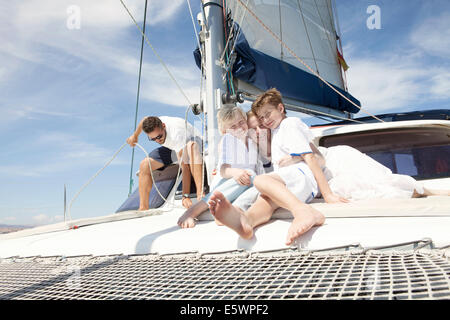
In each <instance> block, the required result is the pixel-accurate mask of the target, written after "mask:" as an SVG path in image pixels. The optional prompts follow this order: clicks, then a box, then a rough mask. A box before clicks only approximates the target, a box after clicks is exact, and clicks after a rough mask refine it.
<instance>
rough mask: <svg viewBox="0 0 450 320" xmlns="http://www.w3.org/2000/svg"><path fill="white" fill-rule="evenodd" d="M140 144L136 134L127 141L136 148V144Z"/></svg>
mask: <svg viewBox="0 0 450 320" xmlns="http://www.w3.org/2000/svg"><path fill="white" fill-rule="evenodd" d="M137 142H138V137H136V136H135V135H134V134H132V135H131V136H130V137H129V138H128V139H127V143H128V144H129V145H130V146H132V147H134V146H136V143H137Z"/></svg>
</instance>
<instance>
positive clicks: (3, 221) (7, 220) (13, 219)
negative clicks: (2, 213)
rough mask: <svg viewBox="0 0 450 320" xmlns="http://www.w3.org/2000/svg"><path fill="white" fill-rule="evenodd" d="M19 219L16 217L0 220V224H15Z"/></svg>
mask: <svg viewBox="0 0 450 320" xmlns="http://www.w3.org/2000/svg"><path fill="white" fill-rule="evenodd" d="M16 220H17V218H16V217H4V218H1V219H0V223H4V224H11V223H14V221H16Z"/></svg>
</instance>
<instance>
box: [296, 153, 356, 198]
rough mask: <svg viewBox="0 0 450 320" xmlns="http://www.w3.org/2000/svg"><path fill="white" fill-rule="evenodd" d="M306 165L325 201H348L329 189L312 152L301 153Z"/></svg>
mask: <svg viewBox="0 0 450 320" xmlns="http://www.w3.org/2000/svg"><path fill="white" fill-rule="evenodd" d="M302 157H303V159H304V160H305V162H306V164H307V165H308V167H309V168H310V169H311V171H312V173H313V175H314V178H315V179H316V181H317V186H318V187H319V190H320V192H321V193H322V197H323V198H324V200H325V202H327V203H339V202H348V200H347V199H344V198H342V197H339V196H338V195H336V194H334V193H333V191H331V188H330V185H329V184H328V181H327V179H326V178H325V175H324V174H323V171H322V169H321V168H320V166H319V163H318V162H317V158H316V157H315V156H314V154H313V153H307V154H304V155H302Z"/></svg>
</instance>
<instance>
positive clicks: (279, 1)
mask: <svg viewBox="0 0 450 320" xmlns="http://www.w3.org/2000/svg"><path fill="white" fill-rule="evenodd" d="M278 12H279V18H280V39H281V41H283V29H282V25H281V0H278ZM280 58H281V59H280V60H281V61H283V46H282V45H281V44H280Z"/></svg>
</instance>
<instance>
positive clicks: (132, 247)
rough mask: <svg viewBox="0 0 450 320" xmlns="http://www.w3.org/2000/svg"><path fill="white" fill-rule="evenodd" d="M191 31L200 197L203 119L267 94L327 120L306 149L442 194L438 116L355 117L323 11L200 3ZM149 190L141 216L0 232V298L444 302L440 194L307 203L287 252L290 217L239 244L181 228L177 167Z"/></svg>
mask: <svg viewBox="0 0 450 320" xmlns="http://www.w3.org/2000/svg"><path fill="white" fill-rule="evenodd" d="M121 2H122V1H121ZM188 3H189V2H188ZM122 4H123V5H124V7H125V8H126V4H125V3H124V2H122ZM130 15H131V14H130ZM131 17H132V16H131ZM132 18H133V17H132ZM133 19H134V18H133ZM197 21H198V23H199V25H200V30H201V31H200V33H199V37H198V40H199V47H198V48H197V50H196V52H195V57H196V62H197V65H198V66H199V67H200V68H201V70H202V85H201V95H200V96H201V101H199V103H198V104H195V105H191V106H190V109H189V110H192V112H195V113H196V114H198V115H201V116H202V117H203V120H204V123H203V125H204V128H205V130H204V137H203V138H204V141H205V146H207V148H205V151H204V159H205V166H206V170H205V172H206V174H205V177H204V183H205V186H207V185H208V182H210V181H211V177H212V171H213V169H214V168H215V166H216V155H217V144H218V141H219V138H220V137H219V134H218V131H217V120H216V113H217V110H218V109H220V108H221V107H222V106H223V105H227V104H240V103H242V102H243V101H253V100H254V99H255V97H256V96H257V95H258V94H259V93H261V92H263V91H265V90H267V89H269V88H272V87H276V88H277V89H278V90H280V91H281V93H282V94H283V99H284V102H285V105H286V108H287V109H288V110H289V111H288V112H289V115H292V114H295V113H298V112H301V113H303V114H309V115H313V116H316V117H319V118H321V119H332V121H333V122H331V123H330V124H329V125H326V126H324V125H322V126H316V127H312V128H311V130H312V131H313V133H314V135H315V140H314V142H315V144H316V145H317V146H321V147H331V146H336V145H350V146H352V147H354V148H356V149H358V150H360V151H362V152H364V153H366V154H367V155H369V156H370V157H372V158H373V159H375V160H377V161H379V162H380V163H382V164H383V165H385V166H386V167H388V168H390V169H391V170H392V172H394V173H401V174H408V175H410V176H412V177H414V178H415V179H416V180H418V181H419V182H420V183H422V184H423V185H424V186H425V187H427V188H431V189H447V190H448V189H450V169H449V166H450V163H449V159H450V143H449V141H450V139H449V137H450V122H449V121H448V120H449V116H450V113H449V112H448V110H436V111H434V112H416V113H408V114H386V115H371V114H370V113H368V112H367V111H366V110H365V109H364V107H363V106H361V103H360V102H359V101H358V100H357V99H356V98H354V97H353V96H352V95H351V94H350V93H349V92H348V90H347V85H346V78H345V71H344V69H345V68H346V63H345V60H344V58H343V52H342V46H341V41H340V38H341V34H340V32H339V26H338V20H337V16H336V10H335V7H334V2H333V1H332V0H277V1H275V0H265V1H256V0H235V1H231V0H228V1H219V0H202V1H201V12H200V13H199V14H198V16H197ZM138 27H139V26H138ZM139 30H140V32H141V33H142V37H143V39H145V40H146V41H147V42H148V39H147V38H146V36H145V32H143V30H142V29H141V28H139ZM149 44H150V43H149ZM152 49H153V47H152ZM357 112H361V113H362V112H364V113H366V114H367V115H368V116H367V117H360V118H355V117H354V114H355V113H357ZM337 120H338V121H337ZM336 121H337V122H336ZM153 179H154V181H155V187H154V188H153V190H152V192H151V194H150V205H151V209H150V210H148V211H137V208H138V203H139V200H138V193H137V192H134V193H132V194H131V195H130V196H129V198H128V199H126V201H125V202H124V204H123V205H122V206H121V207H120V208H119V209H118V210H117V212H116V213H112V214H111V215H108V216H101V217H95V218H88V219H73V218H72V217H71V214H70V210H69V212H68V214H67V217H66V220H65V221H64V222H61V223H57V224H53V225H48V226H42V227H36V228H33V229H27V230H22V231H18V232H14V233H9V234H5V235H1V236H0V259H1V260H0V283H1V286H0V298H1V299H448V298H449V297H450V260H449V259H450V236H449V235H450V233H449V230H450V197H446V196H432V197H424V198H417V199H416V198H414V199H412V198H411V199H373V200H361V201H354V202H352V203H342V204H326V203H324V201H323V200H322V199H320V198H319V199H315V200H314V201H313V203H312V204H311V205H312V206H314V207H315V208H317V209H318V210H319V211H321V212H322V213H323V214H324V215H325V216H326V222H325V224H324V225H323V226H320V227H315V228H312V229H311V230H310V231H308V232H307V233H305V234H304V235H302V236H301V237H300V238H298V239H297V240H296V242H295V244H294V245H292V246H289V247H287V246H286V245H285V236H286V234H287V230H288V227H289V225H290V222H291V220H292V214H291V213H290V212H288V211H286V210H284V209H279V210H277V211H276V212H275V214H274V215H273V218H272V220H271V221H270V222H269V223H267V224H265V225H263V226H260V227H259V228H257V229H256V231H255V235H254V237H253V238H252V239H250V240H244V239H242V238H240V237H239V236H238V235H237V234H236V233H235V232H234V231H232V230H230V229H228V228H226V227H219V226H217V225H216V223H215V222H214V221H213V220H214V219H213V217H212V215H211V214H210V213H209V212H205V213H203V214H202V215H201V216H199V218H198V220H199V221H198V223H197V225H196V226H195V228H191V229H181V228H180V227H179V226H178V225H177V220H178V218H179V217H180V216H181V215H182V214H183V212H184V210H185V209H184V208H183V207H182V206H181V194H180V193H181V192H180V191H179V190H180V184H181V177H180V170H179V167H178V165H177V164H174V165H171V166H169V167H167V168H166V169H164V170H163V171H155V172H153ZM193 197H195V192H193ZM69 209H70V208H69Z"/></svg>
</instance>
